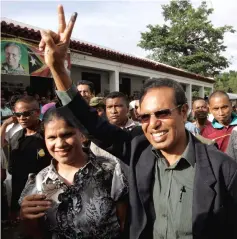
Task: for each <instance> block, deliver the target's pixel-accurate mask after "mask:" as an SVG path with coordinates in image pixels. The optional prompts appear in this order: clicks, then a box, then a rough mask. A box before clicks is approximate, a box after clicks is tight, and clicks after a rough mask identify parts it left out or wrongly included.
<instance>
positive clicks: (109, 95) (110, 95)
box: [105, 91, 129, 107]
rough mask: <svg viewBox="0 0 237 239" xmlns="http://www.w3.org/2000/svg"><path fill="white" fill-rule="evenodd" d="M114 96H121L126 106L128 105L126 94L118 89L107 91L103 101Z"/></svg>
mask: <svg viewBox="0 0 237 239" xmlns="http://www.w3.org/2000/svg"><path fill="white" fill-rule="evenodd" d="M114 98H122V99H123V100H124V101H125V103H126V106H127V107H128V105H129V102H128V98H127V96H126V95H125V94H124V93H122V92H119V91H113V92H111V93H109V94H108V95H107V96H106V97H105V102H106V100H107V99H114Z"/></svg>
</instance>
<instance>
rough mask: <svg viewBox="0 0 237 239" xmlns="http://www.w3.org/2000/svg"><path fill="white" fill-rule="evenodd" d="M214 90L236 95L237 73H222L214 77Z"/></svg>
mask: <svg viewBox="0 0 237 239" xmlns="http://www.w3.org/2000/svg"><path fill="white" fill-rule="evenodd" d="M214 88H215V90H224V91H226V92H228V93H237V71H229V72H224V73H222V74H220V75H218V76H217V77H216V82H215V84H214Z"/></svg>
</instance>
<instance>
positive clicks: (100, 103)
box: [90, 97, 106, 118]
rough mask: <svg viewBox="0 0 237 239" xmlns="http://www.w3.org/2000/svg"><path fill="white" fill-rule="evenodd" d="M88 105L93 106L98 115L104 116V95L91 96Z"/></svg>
mask: <svg viewBox="0 0 237 239" xmlns="http://www.w3.org/2000/svg"><path fill="white" fill-rule="evenodd" d="M90 106H91V107H93V108H95V109H96V111H97V113H98V115H99V116H100V117H103V118H106V114H105V102H104V97H93V98H91V100H90Z"/></svg>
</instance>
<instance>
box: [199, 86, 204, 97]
mask: <svg viewBox="0 0 237 239" xmlns="http://www.w3.org/2000/svg"><path fill="white" fill-rule="evenodd" d="M198 93H199V97H201V98H203V99H204V96H205V95H204V86H200V87H199V92H198Z"/></svg>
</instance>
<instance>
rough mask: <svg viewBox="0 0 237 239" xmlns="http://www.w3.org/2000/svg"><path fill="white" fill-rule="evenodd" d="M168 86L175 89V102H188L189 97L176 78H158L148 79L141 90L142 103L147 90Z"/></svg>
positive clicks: (176, 103) (177, 103) (181, 103)
mask: <svg viewBox="0 0 237 239" xmlns="http://www.w3.org/2000/svg"><path fill="white" fill-rule="evenodd" d="M162 87H168V88H171V89H173V90H174V101H175V102H174V104H175V105H177V106H178V105H184V104H186V103H187V98H186V96H185V91H184V89H183V87H182V86H181V85H180V84H179V83H178V82H177V81H175V80H172V79H169V78H158V79H150V80H147V81H146V82H145V83H144V85H143V88H142V90H141V92H140V98H139V101H140V104H141V102H142V101H143V99H144V97H145V95H146V94H147V92H148V91H149V90H151V89H155V88H162Z"/></svg>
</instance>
